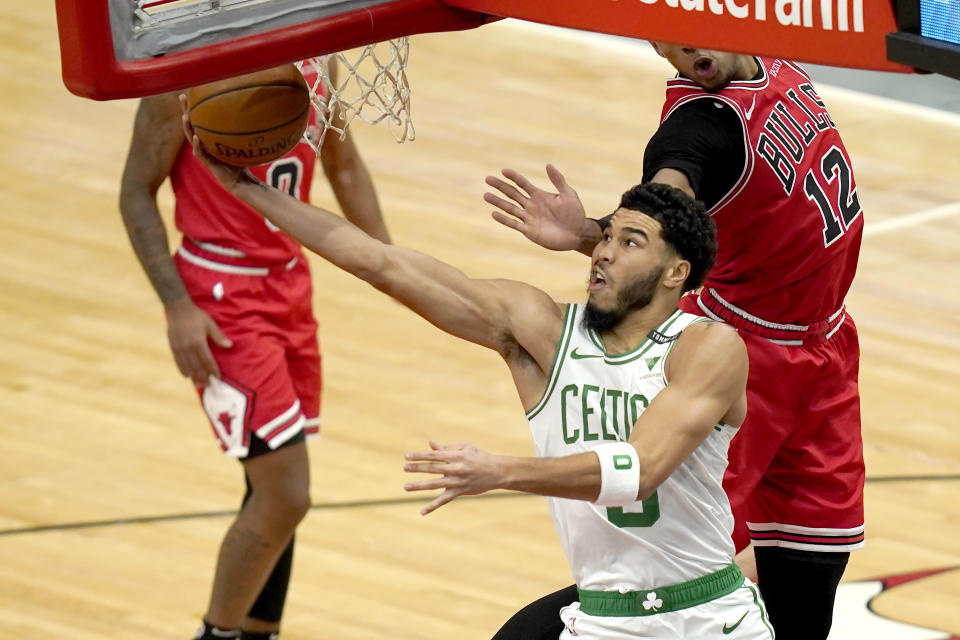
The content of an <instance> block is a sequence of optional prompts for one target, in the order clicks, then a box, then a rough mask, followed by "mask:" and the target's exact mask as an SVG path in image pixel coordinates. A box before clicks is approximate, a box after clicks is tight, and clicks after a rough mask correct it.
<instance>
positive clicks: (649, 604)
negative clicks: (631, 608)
mask: <svg viewBox="0 0 960 640" xmlns="http://www.w3.org/2000/svg"><path fill="white" fill-rule="evenodd" d="M662 606H663V600H661V599H660V598H658V597H657V592H656V591H651V592H650V593H648V594H647V599H646V600H644V601H643V608H644V609H646V610H647V611H649V610H650V609H653V610H654V611H657V610H658V609H660V607H662Z"/></svg>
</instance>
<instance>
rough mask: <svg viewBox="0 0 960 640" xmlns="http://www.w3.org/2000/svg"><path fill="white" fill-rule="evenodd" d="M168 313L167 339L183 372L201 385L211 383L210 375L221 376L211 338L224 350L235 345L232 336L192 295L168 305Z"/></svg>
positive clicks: (194, 382)
mask: <svg viewBox="0 0 960 640" xmlns="http://www.w3.org/2000/svg"><path fill="white" fill-rule="evenodd" d="M166 312H167V339H168V340H169V341H170V350H171V351H172V352H173V359H174V360H175V361H176V362H177V368H178V369H180V373H182V374H183V375H184V376H186V377H187V378H190V379H191V380H192V381H193V384H195V385H196V386H198V387H199V386H202V385H205V384H207V382H208V381H209V379H210V376H213V377H215V378H219V377H220V367H218V366H217V361H216V360H215V359H214V357H213V352H212V351H211V350H210V343H209V342H208V338H209V339H210V340H213V341H214V343H216V344H217V346H220V347H223V348H224V349H229V348H230V347H232V346H233V343H232V342H231V341H230V339H229V338H227V337H226V336H225V335H223V333H222V332H221V331H220V327H218V326H217V323H216V322H214V321H213V318H211V317H210V316H209V315H207V314H206V313H205V312H204V311H203V310H202V309H200V307H198V306H197V305H196V304H194V303H193V301H192V300H191V299H190V298H189V297H184V298H181V299H180V300H178V301H177V302H174V303H173V304H170V305H168V306H167V308H166Z"/></svg>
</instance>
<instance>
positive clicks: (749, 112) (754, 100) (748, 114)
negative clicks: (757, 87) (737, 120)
mask: <svg viewBox="0 0 960 640" xmlns="http://www.w3.org/2000/svg"><path fill="white" fill-rule="evenodd" d="M756 106H757V96H756V95H754V96H753V101H752V102H751V103H750V110H749V111H747V112H746V115H747V120H749V119H750V116H752V115H753V108H754V107H756Z"/></svg>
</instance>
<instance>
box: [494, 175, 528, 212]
mask: <svg viewBox="0 0 960 640" xmlns="http://www.w3.org/2000/svg"><path fill="white" fill-rule="evenodd" d="M486 183H487V184H488V185H490V186H491V187H493V188H494V189H496V190H497V191H499V192H500V193H502V194H503V195H505V196H507V197H508V198H510V199H511V200H514V201H516V202H517V204H520V205H523V203H525V202H526V201H527V200H529V199H530V197H529V196H528V195H527V193H522V192H521V191H520V190H519V189H517V188H516V187H515V186H513V185H512V184H510V183H509V182H504V181H503V180H501V179H500V178H498V177H496V176H487V179H486ZM528 193H529V192H528Z"/></svg>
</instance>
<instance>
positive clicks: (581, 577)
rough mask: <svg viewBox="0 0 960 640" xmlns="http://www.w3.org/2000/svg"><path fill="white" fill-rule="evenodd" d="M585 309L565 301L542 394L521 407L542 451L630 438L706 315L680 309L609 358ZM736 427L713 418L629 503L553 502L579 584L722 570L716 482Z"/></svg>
mask: <svg viewBox="0 0 960 640" xmlns="http://www.w3.org/2000/svg"><path fill="white" fill-rule="evenodd" d="M584 308H585V307H584V305H582V304H571V305H569V306H568V307H567V312H566V317H565V320H564V330H563V334H562V336H561V339H560V343H559V344H558V346H557V354H556V356H555V357H554V363H553V368H552V370H551V372H550V379H549V382H548V383H547V389H546V392H545V393H544V396H543V398H541V399H540V402H538V403H537V405H536V406H535V407H533V408H532V409H531V410H530V411H529V412H528V413H527V420H529V422H530V429H531V431H532V432H533V439H534V443H535V446H536V451H537V455H538V456H541V457H558V456H567V455H571V454H576V453H583V452H585V451H589V450H590V449H592V448H593V447H596V446H598V445H600V444H603V443H604V442H609V441H616V440H623V441H626V440H627V439H628V437H629V435H630V430H631V428H632V427H633V425H634V423H635V422H636V420H637V417H638V416H639V415H640V414H642V413H643V411H644V409H645V408H646V407H647V405H648V404H649V403H650V402H652V401H653V399H654V398H655V397H656V395H657V394H658V393H660V391H662V390H663V389H664V388H665V387H666V386H667V380H666V378H665V376H664V363H665V361H666V359H667V356H668V355H669V354H670V351H671V349H672V348H673V345H675V344H676V340H677V338H678V337H679V336H680V333H681V332H682V331H683V330H684V329H685V328H686V327H688V326H690V324H692V323H694V322H697V321H701V320H704V319H703V318H701V317H700V316H695V315H692V314H688V313H684V312H682V311H680V310H677V311H676V312H675V313H674V314H673V315H672V316H670V318H669V319H667V321H666V322H664V323H663V324H662V325H660V326H659V327H658V328H657V329H655V330H654V331H651V332H650V333H649V334H648V336H647V338H646V339H645V340H644V342H643V343H642V344H641V345H639V346H638V347H637V348H636V349H633V350H632V351H629V352H627V353H623V354H619V355H610V354H607V353H606V352H605V351H604V348H603V343H602V341H601V340H600V337H599V336H598V335H596V333H594V332H592V331H588V330H587V329H586V328H585V327H584V326H583V322H582V318H583V313H584ZM735 433H736V429H735V428H733V427H730V426H726V425H723V424H718V425H717V426H716V427H714V429H713V430H712V431H711V432H710V435H709V436H708V437H707V439H706V440H705V441H704V442H703V443H702V444H701V445H700V446H699V447H697V449H696V450H695V451H694V452H693V453H692V454H691V455H690V457H688V458H687V459H686V460H684V461H683V463H682V464H681V465H680V466H679V467H678V468H677V469H676V470H675V471H674V472H673V473H672V474H671V475H670V477H669V478H667V479H666V481H664V482H663V483H662V484H661V485H660V486H659V487H658V489H657V491H656V493H654V494H653V495H652V496H651V497H650V498H648V499H647V500H644V501H643V502H635V503H634V504H633V505H631V506H629V507H623V508H620V507H616V508H610V507H601V506H597V505H595V504H593V503H590V502H587V501H585V500H568V499H565V498H549V501H550V512H551V515H552V516H553V522H554V525H555V526H556V528H557V533H558V534H559V536H560V541H561V543H562V544H563V548H564V551H565V552H566V554H567V560H568V561H569V562H570V566H571V569H572V570H573V575H574V578H575V579H576V582H577V586H579V587H580V588H581V589H589V590H596V591H634V590H643V589H650V588H653V587H661V586H666V585H671V584H677V583H680V582H685V581H687V580H692V579H694V578H699V577H701V576H703V575H706V574H708V573H711V572H714V571H719V570H720V569H723V568H724V567H726V566H728V565H729V564H730V563H731V562H732V561H733V555H734V547H733V542H732V541H731V539H730V534H731V532H732V530H733V516H732V514H731V512H730V505H729V503H728V502H727V496H726V494H725V493H724V491H723V487H722V486H721V481H722V479H723V472H724V470H725V469H726V467H727V447H728V446H729V444H730V439H731V438H732V437H733V436H734V434H735Z"/></svg>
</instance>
